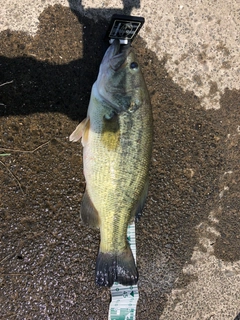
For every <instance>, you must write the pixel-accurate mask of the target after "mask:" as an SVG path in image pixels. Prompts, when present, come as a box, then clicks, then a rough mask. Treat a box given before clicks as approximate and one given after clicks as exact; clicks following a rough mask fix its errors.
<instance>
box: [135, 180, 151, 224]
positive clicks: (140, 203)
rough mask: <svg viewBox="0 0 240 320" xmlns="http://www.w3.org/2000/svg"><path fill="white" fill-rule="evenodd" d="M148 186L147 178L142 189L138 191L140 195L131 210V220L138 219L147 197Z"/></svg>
mask: <svg viewBox="0 0 240 320" xmlns="http://www.w3.org/2000/svg"><path fill="white" fill-rule="evenodd" d="M148 186H149V179H147V180H146V182H145V185H144V187H143V189H142V192H141V193H140V196H139V198H138V201H137V203H136V205H135V207H134V209H133V211H132V214H131V218H132V219H131V221H132V220H134V218H135V220H136V221H138V220H139V219H140V217H141V213H142V210H143V208H144V205H145V202H146V198H147V193H148Z"/></svg>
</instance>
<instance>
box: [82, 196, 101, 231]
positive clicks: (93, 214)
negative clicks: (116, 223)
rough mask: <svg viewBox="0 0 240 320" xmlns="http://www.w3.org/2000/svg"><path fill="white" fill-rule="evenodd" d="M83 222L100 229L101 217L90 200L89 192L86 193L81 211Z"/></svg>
mask: <svg viewBox="0 0 240 320" xmlns="http://www.w3.org/2000/svg"><path fill="white" fill-rule="evenodd" d="M80 215H81V218H82V222H83V224H85V225H88V226H90V227H93V228H98V227H99V215H98V212H97V210H96V208H95V207H94V205H93V203H92V200H91V199H90V197H89V195H88V192H87V190H86V191H85V193H84V195H83V198H82V204H81V209H80Z"/></svg>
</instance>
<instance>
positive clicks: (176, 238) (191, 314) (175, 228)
mask: <svg viewBox="0 0 240 320" xmlns="http://www.w3.org/2000/svg"><path fill="white" fill-rule="evenodd" d="M75 10H77V11H75ZM239 10H240V4H239V2H238V1H229V2H227V3H226V2H224V1H217V2H213V1H186V0H184V1H165V0H163V1H161V2H157V3H156V1H155V2H154V1H152V0H150V1H141V2H140V1H133V2H131V1H123V2H117V1H116V2H115V1H103V2H101V3H100V2H99V1H83V2H80V1H77V0H75V1H69V2H68V1H60V0H59V1H57V0H55V1H54V0H52V1H50V0H45V1H41V2H39V3H38V4H34V6H32V1H27V0H22V1H10V0H5V2H4V3H3V4H2V5H1V9H0V21H1V24H0V32H1V33H0V66H1V73H0V115H1V120H0V125H1V127H0V148H1V149H0V154H1V156H0V184H1V193H0V219H1V222H0V227H1V243H0V284H1V293H0V301H1V306H2V308H1V315H0V319H88V320H90V319H94V320H102V319H107V314H108V307H109V300H110V294H109V290H108V289H106V288H97V287H96V286H95V283H94V270H95V259H96V255H97V251H98V244H99V234H98V232H96V231H94V230H91V229H89V228H87V227H85V226H83V225H81V222H80V217H79V209H80V203H81V197H82V194H83V192H84V188H85V183H84V177H83V174H82V148H81V145H80V144H71V143H69V142H68V136H69V134H70V133H71V132H72V131H73V129H74V128H75V126H76V124H77V123H78V122H79V121H81V120H82V119H83V118H84V117H85V115H86V110H87V106H88V101H89V95H90V90H91V86H92V84H93V82H94V81H95V79H96V76H97V73H98V67H99V64H100V61H101V58H102V56H103V54H104V51H105V50H106V48H107V44H106V43H104V41H103V37H104V35H105V32H106V29H107V27H108V21H109V18H110V17H111V15H112V14H113V13H125V14H130V13H131V14H135V15H142V16H144V17H145V19H146V23H145V26H144V28H143V30H141V32H140V35H139V36H138V38H137V39H136V41H135V42H134V44H133V46H134V49H135V52H136V54H137V56H138V59H139V63H140V65H141V67H142V70H143V73H144V75H145V79H146V82H147V86H148V89H149V93H150V96H151V100H152V106H153V116H154V148H153V156H152V165H151V169H150V189H149V195H148V199H147V203H146V206H145V209H144V212H143V215H142V218H141V220H140V222H139V223H138V224H137V227H136V233H137V264H138V267H139V274H140V277H139V292H140V300H139V303H138V308H137V320H145V319H150V320H155V319H161V320H172V319H184V320H189V319H191V320H195V319H199V320H202V319H206V320H207V319H211V320H237V319H239V317H240V315H239V314H240V293H239V287H240V234H239V230H240V213H239V207H240V204H239V202H240V201H239V196H240V188H239V179H240V175H239V157H240V155H239V137H240V91H239V83H240V69H239V62H240V56H239V47H240V46H239V41H240V40H239V36H238V33H239V28H240V23H239V18H240V17H239V12H240V11H239Z"/></svg>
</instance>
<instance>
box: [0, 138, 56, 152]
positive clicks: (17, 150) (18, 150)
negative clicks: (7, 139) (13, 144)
mask: <svg viewBox="0 0 240 320" xmlns="http://www.w3.org/2000/svg"><path fill="white" fill-rule="evenodd" d="M50 141H51V140H49V141H47V142H45V143H43V144H41V145H40V146H38V147H37V148H35V149H33V150H20V149H8V148H2V147H0V150H3V151H10V152H20V153H34V152H35V151H37V150H38V149H40V148H42V147H44V146H45V145H47V144H48V143H49V142H50Z"/></svg>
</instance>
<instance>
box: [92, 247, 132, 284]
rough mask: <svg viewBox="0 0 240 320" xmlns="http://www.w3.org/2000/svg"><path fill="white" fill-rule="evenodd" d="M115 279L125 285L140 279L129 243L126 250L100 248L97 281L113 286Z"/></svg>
mask: <svg viewBox="0 0 240 320" xmlns="http://www.w3.org/2000/svg"><path fill="white" fill-rule="evenodd" d="M115 281H117V282H118V283H120V284H122V285H124V286H131V285H134V284H136V283H137V281H138V271H137V268H136V265H135V261H134V258H133V254H132V251H131V249H130V247H129V244H128V243H127V245H126V249H125V250H124V251H121V252H101V250H100V251H99V253H98V257H97V264H96V283H97V284H98V285H99V286H105V287H111V286H112V285H113V283H114V282H115Z"/></svg>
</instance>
